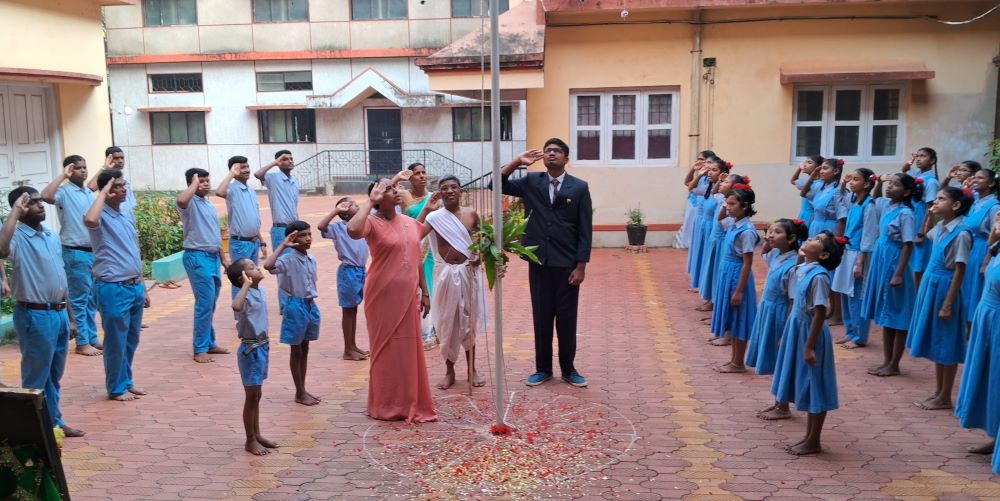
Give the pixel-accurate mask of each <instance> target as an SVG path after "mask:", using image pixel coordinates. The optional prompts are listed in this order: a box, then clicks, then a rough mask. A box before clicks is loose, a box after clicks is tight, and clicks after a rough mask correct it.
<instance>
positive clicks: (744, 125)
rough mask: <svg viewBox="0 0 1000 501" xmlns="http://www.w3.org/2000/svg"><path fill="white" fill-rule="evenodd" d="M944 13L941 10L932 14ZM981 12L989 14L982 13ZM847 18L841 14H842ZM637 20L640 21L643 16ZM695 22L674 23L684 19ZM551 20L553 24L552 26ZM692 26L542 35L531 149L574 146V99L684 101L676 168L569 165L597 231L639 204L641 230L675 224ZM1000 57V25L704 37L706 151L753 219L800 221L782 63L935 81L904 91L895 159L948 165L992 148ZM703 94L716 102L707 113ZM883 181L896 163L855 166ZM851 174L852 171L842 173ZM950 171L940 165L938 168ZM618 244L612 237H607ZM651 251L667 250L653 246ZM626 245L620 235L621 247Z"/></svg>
mask: <svg viewBox="0 0 1000 501" xmlns="http://www.w3.org/2000/svg"><path fill="white" fill-rule="evenodd" d="M942 3H944V2H939V5H940V4H942ZM932 7H933V6H926V5H925V6H920V7H919V9H925V10H926V9H929V10H930V11H931V12H929V13H935V14H937V15H939V16H940V17H942V18H946V19H960V18H970V17H973V16H974V15H976V14H978V13H980V12H982V10H977V9H978V7H979V6H978V5H972V6H966V7H965V8H961V7H957V6H954V5H950V6H949V9H948V10H947V12H945V11H943V9H941V8H940V7H938V10H939V11H941V12H933V8H932ZM987 7H988V6H987ZM845 9H846V10H845ZM917 9H918V7H915V6H909V7H905V8H904V7H893V8H892V9H886V8H881V7H879V8H875V7H862V8H859V7H853V8H850V7H840V6H832V7H822V8H817V7H811V8H810V9H809V10H808V12H805V11H803V10H802V9H793V8H786V9H763V8H757V9H746V10H743V11H736V10H731V11H718V10H716V11H710V12H709V14H710V15H711V16H713V17H714V18H718V17H762V16H771V15H777V16H780V15H804V14H808V15H841V14H847V13H850V14H854V15H863V14H879V15H912V14H914V13H916V12H917ZM640 14H641V13H640ZM692 16H693V15H692V14H690V13H677V12H673V13H671V14H670V17H672V18H685V17H687V18H690V17H692ZM551 21H552V20H551V19H550V23H551ZM692 37H693V28H692V27H691V26H689V25H685V24H647V25H630V26H629V25H626V26H585V27H552V26H550V27H548V28H547V29H546V54H545V87H544V88H543V89H529V91H528V98H527V101H528V146H529V147H540V146H541V145H542V142H543V141H544V140H545V139H546V138H548V137H551V136H558V137H563V138H565V139H567V141H568V140H569V139H570V138H569V136H570V129H569V116H570V114H569V105H570V99H569V95H570V91H571V90H573V89H596V88H634V87H649V86H657V87H668V88H675V89H679V91H680V106H681V109H680V113H679V114H678V117H679V122H680V124H679V129H678V130H677V132H678V134H679V138H680V141H679V159H680V160H681V162H680V165H678V166H663V167H615V168H610V167H600V166H596V167H590V166H587V167H577V168H574V169H573V170H572V172H573V173H574V175H577V176H579V177H581V178H583V179H586V180H588V181H589V182H590V183H591V191H592V193H593V197H594V205H595V207H596V208H597V212H596V214H595V224H605V225H606V224H617V225H620V224H624V222H625V210H626V209H627V208H628V207H634V206H637V205H641V207H642V210H643V211H644V212H645V213H646V216H647V222H648V223H650V224H659V223H675V224H676V223H680V222H681V219H682V214H683V210H684V206H685V196H686V190H685V189H684V188H683V186H682V178H683V177H684V175H685V173H686V164H687V162H689V161H690V160H691V159H692V157H693V156H694V155H695V154H696V152H693V151H690V149H691V148H690V147H689V143H688V134H690V133H692V132H695V131H692V130H691V128H690V124H691V120H690V115H691V114H690V111H691V95H692V92H691V84H690V82H691V75H690V72H691V56H690V53H689V51H690V50H691V44H692ZM998 46H1000V15H993V16H991V17H989V18H987V19H985V20H983V21H980V22H978V23H974V24H971V25H966V26H961V27H956V26H944V25H941V24H938V23H933V22H929V21H846V20H845V21H829V20H827V21H782V22H780V23H779V22H769V23H746V24H719V25H709V26H706V27H705V28H704V32H703V45H702V47H703V50H704V53H703V55H704V57H715V58H717V62H718V68H717V70H716V73H715V88H714V92H711V93H710V92H709V88H708V85H707V84H706V83H704V82H703V83H702V91H701V92H702V98H703V99H702V101H703V106H702V115H701V116H702V129H701V130H700V131H698V132H700V134H701V137H702V143H701V148H700V149H713V150H715V151H716V152H717V153H718V154H719V155H720V156H722V157H723V158H725V159H726V160H729V161H731V162H732V163H733V164H735V165H736V167H735V168H734V172H736V173H740V174H748V175H750V176H751V178H753V185H754V186H755V188H756V190H757V192H758V201H759V203H758V210H759V211H760V214H759V215H758V216H757V219H759V220H770V219H773V218H776V217H784V216H789V215H794V214H796V212H797V207H798V204H799V198H798V196H797V195H796V194H795V193H794V192H793V191H792V189H791V187H790V186H789V185H788V181H787V179H788V177H789V174H790V173H791V170H792V167H790V166H791V165H792V163H791V145H790V143H791V119H792V95H793V92H792V90H793V86H791V85H782V84H781V83H780V81H779V76H780V68H781V67H782V65H790V64H795V65H799V66H801V65H805V64H812V65H815V66H816V67H817V68H829V67H832V66H836V65H844V64H849V65H859V64H873V65H876V66H878V65H881V64H899V63H907V62H917V63H922V64H924V65H925V66H926V67H927V68H928V69H930V70H933V71H935V72H936V76H935V78H933V79H931V80H929V81H926V82H921V81H918V82H914V83H912V85H910V86H909V90H908V92H907V93H908V96H907V98H906V102H905V103H904V104H903V106H904V110H905V119H906V120H905V124H904V130H905V143H904V147H903V151H904V152H906V151H912V150H914V149H916V148H918V147H920V146H924V145H927V146H932V147H934V148H936V149H937V150H938V152H939V154H940V159H941V162H942V163H943V164H948V165H950V163H953V162H957V161H960V160H964V159H967V158H974V159H978V160H982V155H983V152H984V151H985V143H986V141H987V140H988V139H989V138H991V137H992V134H993V131H992V127H993V114H994V110H995V109H996V91H995V89H996V85H997V81H996V79H997V71H996V68H995V67H994V66H993V64H992V63H991V60H992V58H993V57H994V56H995V55H996V53H997V49H998ZM709 94H712V96H713V102H712V103H711V104H710V105H709V103H708V99H709ZM862 165H864V166H868V167H873V168H876V169H877V170H883V171H885V170H889V169H892V168H896V167H897V166H898V163H897V162H895V161H894V162H891V163H889V164H878V163H874V164H861V165H858V166H862ZM849 167H850V166H849ZM944 168H946V166H942V169H944ZM601 238H604V239H609V238H610V239H616V238H617V236H601ZM657 238H659V242H657V243H666V240H667V239H666V236H665V235H660V236H659V237H657ZM621 240H622V241H624V237H623V236H622V237H621Z"/></svg>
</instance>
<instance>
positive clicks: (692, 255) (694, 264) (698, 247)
mask: <svg viewBox="0 0 1000 501" xmlns="http://www.w3.org/2000/svg"><path fill="white" fill-rule="evenodd" d="M717 158H718V157H711V158H709V159H708V161H706V162H705V164H704V166H702V169H701V172H702V173H703V174H702V175H703V176H704V177H705V178H706V179H708V185H707V186H706V187H705V194H704V199H703V200H702V201H701V204H699V206H698V218H697V221H699V223H698V225H697V229H698V231H697V232H696V233H695V234H694V235H693V236H692V243H691V249H690V250H689V251H688V258H689V259H688V274H689V275H691V287H693V288H695V289H697V288H698V286H699V285H700V284H701V267H702V264H703V263H704V261H705V253H706V250H707V249H708V245H709V243H710V242H709V236H710V235H711V234H712V229H713V227H714V225H713V224H710V223H712V222H714V221H715V219H713V218H714V216H715V211H716V209H717V208H718V203H717V201H716V200H715V199H713V198H712V193H713V187H714V186H715V184H716V183H718V182H719V178H720V177H721V176H722V174H723V169H725V168H726V166H725V162H721V161H718V162H717V161H716V159H717ZM727 172H728V171H727ZM688 187H689V188H690V189H692V190H693V189H696V186H692V185H689V186H688ZM711 306H712V303H711V302H710V301H706V302H705V304H703V305H701V306H700V307H699V311H708V310H710V309H711Z"/></svg>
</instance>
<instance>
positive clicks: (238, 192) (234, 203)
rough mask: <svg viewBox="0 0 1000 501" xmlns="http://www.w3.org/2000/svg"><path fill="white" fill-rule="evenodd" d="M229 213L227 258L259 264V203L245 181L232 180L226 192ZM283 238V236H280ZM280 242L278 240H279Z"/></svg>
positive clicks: (255, 194) (254, 192) (227, 211)
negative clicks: (247, 260)
mask: <svg viewBox="0 0 1000 501" xmlns="http://www.w3.org/2000/svg"><path fill="white" fill-rule="evenodd" d="M226 213H227V214H229V260H230V261H231V262H233V263H235V262H236V261H239V260H240V259H249V260H251V261H253V263H254V264H260V244H261V243H263V242H261V241H260V238H259V237H260V204H259V203H257V192H256V191H254V190H253V189H251V188H250V187H249V186H247V185H246V183H242V182H240V181H236V180H233V182H231V183H229V190H228V191H227V192H226ZM282 240H284V238H282ZM279 243H280V242H279Z"/></svg>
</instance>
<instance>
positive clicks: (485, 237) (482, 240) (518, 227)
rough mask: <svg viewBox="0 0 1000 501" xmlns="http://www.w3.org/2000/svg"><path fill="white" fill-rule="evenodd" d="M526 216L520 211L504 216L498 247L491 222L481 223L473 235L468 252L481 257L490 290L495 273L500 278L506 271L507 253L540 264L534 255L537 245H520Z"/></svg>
mask: <svg viewBox="0 0 1000 501" xmlns="http://www.w3.org/2000/svg"><path fill="white" fill-rule="evenodd" d="M528 219H529V218H528V216H525V214H524V210H522V209H511V210H510V212H508V213H507V214H506V217H504V221H503V235H502V239H501V242H500V245H497V243H496V240H497V239H496V237H495V232H494V230H493V222H492V221H483V222H482V223H481V224H480V226H479V231H478V232H476V234H475V235H473V239H472V244H471V245H469V250H470V251H472V252H474V253H477V254H479V255H480V256H482V260H483V269H484V270H485V271H486V281H487V283H488V284H489V287H490V290H493V284H494V282H496V276H497V271H499V272H500V274H501V276H502V275H503V273H504V271H505V270H506V266H507V261H508V260H509V259H510V257H509V256H508V253H513V254H516V255H518V256H521V257H523V258H525V259H527V260H529V261H531V262H533V263H535V264H541V263H540V262H539V261H538V256H536V255H535V249H538V246H537V245H529V246H527V247H525V246H524V245H521V237H522V236H524V231H525V229H526V228H527V227H528Z"/></svg>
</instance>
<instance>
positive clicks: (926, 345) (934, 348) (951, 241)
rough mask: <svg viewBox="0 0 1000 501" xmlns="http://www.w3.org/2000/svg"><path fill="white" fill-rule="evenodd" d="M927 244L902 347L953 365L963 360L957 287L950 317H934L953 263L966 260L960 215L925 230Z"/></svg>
mask: <svg viewBox="0 0 1000 501" xmlns="http://www.w3.org/2000/svg"><path fill="white" fill-rule="evenodd" d="M926 242H927V243H928V244H930V249H931V253H930V255H929V256H928V260H927V267H926V268H924V277H923V278H922V279H921V280H920V290H919V291H917V298H916V302H915V303H914V305H913V318H912V320H910V328H909V334H908V335H907V337H906V347H907V348H909V350H910V356H911V357H920V358H926V359H928V360H930V361H932V362H934V363H938V364H941V365H954V364H958V363H961V362H962V361H963V360H965V319H966V316H965V302H964V301H963V300H962V290H961V288H959V290H958V294H956V295H955V302H954V303H953V304H952V308H951V318H949V319H948V320H942V319H941V318H940V317H939V316H938V311H940V310H941V305H942V304H943V303H944V300H945V298H946V297H947V296H948V289H949V288H950V287H951V282H952V280H953V279H954V278H955V265H956V264H957V263H965V264H968V262H969V249H970V248H971V247H972V235H970V234H969V231H968V230H967V229H966V228H965V223H964V221H963V220H962V218H961V217H956V218H955V219H952V220H951V221H950V222H949V223H948V224H945V223H944V221H939V222H938V224H937V225H935V226H934V228H933V229H932V230H931V231H930V232H929V233H927V240H926Z"/></svg>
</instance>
